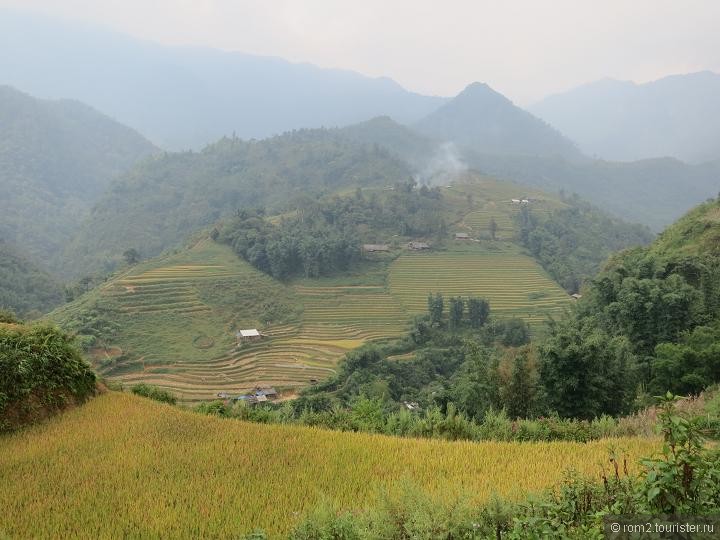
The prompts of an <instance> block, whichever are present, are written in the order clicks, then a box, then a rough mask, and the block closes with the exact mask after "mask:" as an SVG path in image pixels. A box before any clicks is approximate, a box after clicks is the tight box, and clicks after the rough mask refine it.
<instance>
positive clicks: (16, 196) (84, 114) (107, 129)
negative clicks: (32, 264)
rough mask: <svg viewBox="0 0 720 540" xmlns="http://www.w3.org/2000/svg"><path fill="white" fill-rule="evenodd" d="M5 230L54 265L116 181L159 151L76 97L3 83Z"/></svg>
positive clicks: (1, 201) (0, 136) (0, 209)
mask: <svg viewBox="0 0 720 540" xmlns="http://www.w3.org/2000/svg"><path fill="white" fill-rule="evenodd" d="M0 125H1V126H2V129H1V130H0V189H1V190H2V196H0V236H2V237H4V238H5V239H7V240H9V241H10V242H13V243H15V244H16V245H18V246H19V247H20V248H22V249H23V251H25V252H27V253H28V254H29V255H31V256H32V257H33V258H34V259H35V260H41V261H43V262H44V266H45V268H46V269H47V270H50V271H52V272H54V273H60V271H61V270H62V269H61V268H60V267H59V266H58V264H57V263H58V255H59V253H60V251H61V248H62V246H63V245H64V244H65V243H67V242H68V241H69V239H70V237H71V236H72V235H73V234H74V233H75V230H76V228H77V226H78V225H79V223H80V221H81V220H82V218H83V216H85V215H86V213H87V211H88V209H89V208H90V206H91V205H92V203H93V202H94V201H95V200H96V199H97V198H98V196H99V195H100V193H101V192H102V191H103V190H104V189H105V188H106V187H107V185H108V184H109V183H110V181H111V180H112V179H113V178H114V177H116V176H118V175H119V174H121V173H124V172H126V171H127V170H128V169H130V168H131V167H132V166H133V165H134V164H135V163H136V162H138V161H139V160H141V159H143V158H144V157H146V156H148V155H150V154H152V153H153V152H155V151H156V149H155V147H154V146H153V145H152V144H150V143H149V142H148V141H147V140H145V139H144V138H143V137H142V136H140V135H139V134H138V133H136V132H135V131H133V130H131V129H129V128H127V127H125V126H122V125H120V124H118V123H117V122H115V121H114V120H112V119H110V118H108V117H106V116H104V115H102V114H100V113H99V112H97V111H95V110H93V109H91V108H90V107H87V106H85V105H83V104H81V103H78V102H74V101H46V100H39V99H35V98H33V97H31V96H29V95H27V94H23V93H21V92H19V91H17V90H15V89H13V88H10V87H8V86H0Z"/></svg>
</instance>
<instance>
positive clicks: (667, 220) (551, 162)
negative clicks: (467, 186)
mask: <svg viewBox="0 0 720 540" xmlns="http://www.w3.org/2000/svg"><path fill="white" fill-rule="evenodd" d="M463 158H464V159H465V160H466V161H467V163H468V164H470V165H471V166H473V167H475V168H477V169H478V170H480V171H483V172H484V173H486V174H491V175H494V176H497V177H499V178H508V179H513V180H515V181H517V182H520V183H522V184H527V185H531V186H535V187H537V188H539V189H543V190H545V191H548V192H551V193H556V192H558V191H561V190H562V191H564V192H566V193H578V194H579V195H580V196H581V197H583V198H584V199H587V200H589V201H591V202H592V203H594V204H596V205H597V206H599V207H600V208H602V209H604V210H606V211H609V212H611V213H612V214H614V215H616V216H618V217H620V218H622V219H625V220H626V221H630V222H636V223H642V224H644V225H647V226H649V227H651V228H652V229H653V230H654V231H660V230H662V229H663V228H664V227H666V226H667V225H669V224H671V223H672V222H673V221H674V220H676V219H678V218H679V217H680V216H682V215H683V214H684V213H685V212H687V210H688V209H689V208H692V207H693V206H695V205H697V204H698V203H700V202H702V201H704V200H705V199H707V198H708V197H712V196H714V195H715V194H716V192H717V191H718V179H719V178H720V162H714V163H705V164H701V165H688V164H686V163H683V162H682V161H678V160H676V159H672V158H661V159H648V160H643V161H634V162H630V163H623V162H617V161H616V162H613V161H602V160H592V161H590V160H588V161H585V162H573V161H568V160H564V159H560V158H550V157H546V158H542V157H526V156H497V155H489V154H481V153H478V152H473V151H465V152H464V153H463Z"/></svg>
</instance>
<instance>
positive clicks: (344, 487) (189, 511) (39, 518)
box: [0, 392, 657, 538]
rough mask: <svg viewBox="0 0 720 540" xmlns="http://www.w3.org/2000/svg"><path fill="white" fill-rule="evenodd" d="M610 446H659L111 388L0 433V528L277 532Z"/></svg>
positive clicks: (545, 468) (515, 479)
mask: <svg viewBox="0 0 720 540" xmlns="http://www.w3.org/2000/svg"><path fill="white" fill-rule="evenodd" d="M611 443H612V444H613V445H617V446H618V447H619V448H622V449H623V455H624V456H626V457H627V458H628V463H629V464H630V468H631V472H634V467H633V464H634V463H636V462H637V460H638V459H639V457H640V456H643V455H648V454H650V453H651V452H652V451H654V450H655V448H656V447H657V442H656V441H655V440H652V439H614V440H612V441H609V440H601V441H597V442H593V443H587V444H582V443H564V442H555V443H493V442H488V443H467V442H446V441H440V440H417V439H399V438H393V437H386V436H381V435H370V434H358V433H338V432H334V431H325V430H321V429H317V428H304V427H294V426H277V425H260V424H249V423H245V422H240V421H236V420H229V419H222V418H217V417H206V416H201V415H198V414H194V413H190V412H185V411H182V410H179V409H177V408H173V407H170V406H167V405H161V404H158V403H154V402H152V401H149V400H146V399H144V398H140V397H135V396H131V395H127V394H120V393H115V392H111V393H108V394H105V395H102V396H100V397H98V398H95V399H93V400H92V401H91V402H90V403H88V404H87V405H85V406H83V407H81V408H78V409H76V410H74V411H70V412H69V413H66V414H64V415H62V416H60V417H57V418H54V419H52V420H51V421H49V422H47V423H46V424H45V425H42V426H38V427H36V428H31V429H29V430H27V431H25V432H23V433H20V434H17V435H12V436H9V437H3V438H1V439H0V477H2V478H3V489H2V490H0V505H2V507H3V508H5V509H10V511H9V512H6V513H5V514H4V516H3V521H2V523H1V524H0V533H2V534H4V535H7V536H9V537H11V538H25V537H38V536H40V537H55V536H58V534H63V535H67V536H71V537H76V538H77V537H87V536H93V537H98V536H100V537H105V536H115V535H117V533H118V531H120V530H121V531H123V532H124V533H125V534H126V535H128V536H132V537H143V538H146V537H154V536H172V537H177V538H186V537H187V538H190V537H202V538H239V537H241V536H242V535H244V534H248V533H251V532H252V531H254V530H256V529H265V531H266V532H267V533H268V534H269V535H270V537H271V538H287V536H288V534H289V532H290V531H291V530H292V528H293V527H294V526H296V525H297V524H298V522H299V521H300V520H301V519H302V517H303V515H304V514H306V513H307V512H308V511H310V510H312V509H314V508H315V507H316V506H317V505H318V504H320V503H321V502H322V501H328V500H329V501H331V502H332V505H333V507H334V508H338V509H353V510H360V509H363V508H367V507H372V506H374V505H377V504H379V503H380V501H381V499H382V492H383V490H385V491H387V492H388V494H389V495H391V496H397V495H401V494H402V493H403V491H402V490H403V489H405V490H407V489H412V490H420V491H422V492H427V493H428V494H429V495H430V496H432V497H434V498H437V500H442V501H447V500H455V499H456V498H457V497H464V496H465V494H467V501H468V502H469V503H475V504H477V503H482V502H485V501H487V500H488V499H489V498H490V496H491V495H493V494H495V495H500V496H505V497H507V498H510V499H515V500H518V499H521V498H522V497H523V496H525V495H526V494H527V493H530V492H538V491H540V490H543V489H545V488H547V487H549V486H551V485H553V484H555V483H557V482H559V481H560V480H561V479H562V477H563V474H564V471H565V470H567V469H568V468H573V469H575V470H576V471H578V472H580V473H585V474H587V475H591V476H594V475H596V474H597V473H598V470H599V469H598V464H599V463H603V462H606V461H607V454H608V445H609V444H611ZM38 449H42V451H38ZM38 471H42V472H43V474H38ZM39 494H42V496H40V495H39ZM58 508H63V509H64V511H58V510H57V509H58Z"/></svg>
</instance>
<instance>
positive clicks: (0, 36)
mask: <svg viewBox="0 0 720 540" xmlns="http://www.w3.org/2000/svg"><path fill="white" fill-rule="evenodd" d="M0 49H4V50H13V51H15V54H13V55H3V56H2V57H0V82H7V83H10V84H14V85H16V86H18V87H20V88H22V89H25V90H27V91H30V92H32V93H35V94H38V95H43V96H47V97H73V98H76V99H79V100H82V101H83V102H85V103H88V104H89V105H91V106H93V107H97V108H98V109H100V110H102V111H104V112H106V113H107V114H110V115H112V116H114V117H115V118H117V119H119V120H120V121H121V122H123V123H125V124H127V125H130V126H133V127H134V128H135V129H138V130H140V131H141V132H142V133H143V134H145V135H146V136H147V137H149V138H150V139H151V140H153V141H155V142H156V143H158V144H160V145H162V146H164V147H166V148H170V149H186V148H201V147H202V146H204V145H205V144H209V143H212V142H214V141H216V140H217V139H219V138H220V137H222V136H224V135H231V134H233V133H236V134H237V135H238V136H240V137H242V138H264V137H268V136H272V135H276V134H280V133H283V132H285V131H288V130H291V129H298V128H309V127H322V126H327V127H332V126H338V125H345V124H352V123H356V122H360V121H363V120H365V119H367V118H371V117H374V116H379V115H391V116H393V117H394V118H397V119H398V120H400V121H403V122H413V121H415V120H417V119H419V118H421V117H422V116H424V115H426V114H427V113H428V112H430V111H432V110H434V109H436V108H437V107H438V106H439V105H440V104H442V103H443V102H444V99H443V98H438V97H429V96H422V95H419V94H415V93H412V92H409V91H407V90H405V89H403V88H402V87H401V86H400V85H398V84H397V83H395V82H394V81H392V80H390V79H388V78H378V79H373V78H370V77H365V76H363V75H360V74H358V73H355V72H352V71H345V70H337V69H322V68H319V67H316V66H312V65H310V64H296V63H291V62H288V61H286V60H283V59H280V58H271V57H262V56H253V55H248V54H241V53H236V52H222V51H218V50H213V49H201V48H189V47H165V46H161V45H157V44H154V43H150V42H144V41H140V40H136V39H133V38H129V37H125V36H122V35H119V34H115V33H112V32H109V31H104V30H98V29H94V28H92V27H85V26H80V25H77V24H71V23H62V22H58V21H53V20H50V19H45V18H42V17H32V16H27V15H19V14H16V13H12V12H5V13H3V17H2V19H0Z"/></svg>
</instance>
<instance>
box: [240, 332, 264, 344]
mask: <svg viewBox="0 0 720 540" xmlns="http://www.w3.org/2000/svg"><path fill="white" fill-rule="evenodd" d="M263 337H264V336H263V334H262V333H260V331H259V330H258V329H257V328H248V329H247V330H238V331H237V332H236V333H235V339H237V342H238V345H239V344H240V343H242V342H244V341H259V340H261V339H262V338H263Z"/></svg>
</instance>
